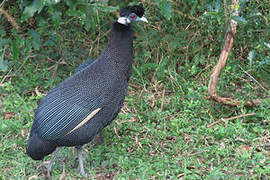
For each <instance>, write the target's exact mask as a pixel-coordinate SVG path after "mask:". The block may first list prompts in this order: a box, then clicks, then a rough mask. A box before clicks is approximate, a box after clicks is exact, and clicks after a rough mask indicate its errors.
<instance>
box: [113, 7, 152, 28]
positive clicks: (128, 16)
mask: <svg viewBox="0 0 270 180" xmlns="http://www.w3.org/2000/svg"><path fill="white" fill-rule="evenodd" d="M143 14H144V8H143V5H142V4H140V5H135V6H127V7H125V8H124V9H122V10H121V11H120V17H119V18H118V20H117V22H118V23H120V24H123V25H126V26H127V25H129V24H130V23H132V22H139V21H142V22H146V23H147V22H148V21H147V19H146V18H145V17H144V16H143Z"/></svg>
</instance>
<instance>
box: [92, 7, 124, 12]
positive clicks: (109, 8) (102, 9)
mask: <svg viewBox="0 0 270 180" xmlns="http://www.w3.org/2000/svg"><path fill="white" fill-rule="evenodd" d="M95 7H96V8H97V9H99V10H101V11H103V12H115V11H118V10H119V7H118V6H107V5H106V6H104V5H96V6H95Z"/></svg>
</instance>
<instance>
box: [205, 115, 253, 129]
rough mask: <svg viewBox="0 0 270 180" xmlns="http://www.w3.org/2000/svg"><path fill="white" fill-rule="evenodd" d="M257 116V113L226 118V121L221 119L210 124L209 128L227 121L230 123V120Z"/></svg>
mask: <svg viewBox="0 0 270 180" xmlns="http://www.w3.org/2000/svg"><path fill="white" fill-rule="evenodd" d="M255 115H256V113H250V114H242V115H238V116H234V117H230V118H225V119H224V118H222V119H220V120H218V121H215V122H213V123H211V124H209V125H208V126H207V127H208V128H210V127H212V126H214V125H216V124H219V123H221V122H224V123H225V122H226V121H230V120H234V119H238V118H242V117H247V116H255Z"/></svg>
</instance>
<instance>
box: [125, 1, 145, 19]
mask: <svg viewBox="0 0 270 180" xmlns="http://www.w3.org/2000/svg"><path fill="white" fill-rule="evenodd" d="M131 13H135V14H137V16H139V17H142V16H143V15H144V8H143V5H142V4H140V5H135V6H127V7H125V8H124V9H122V10H121V12H120V16H121V17H125V16H128V15H129V14H131Z"/></svg>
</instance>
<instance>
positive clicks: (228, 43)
mask: <svg viewBox="0 0 270 180" xmlns="http://www.w3.org/2000/svg"><path fill="white" fill-rule="evenodd" d="M238 3H239V0H233V1H232V6H231V9H232V15H233V16H238V14H239V12H238V9H237V8H236V7H237V6H238ZM236 26H237V22H236V21H234V20H233V19H231V20H230V26H229V27H228V29H227V33H226V38H225V44H224V46H223V49H222V51H221V54H220V56H219V59H218V63H217V65H216V66H215V67H214V69H213V70H212V72H211V76H210V81H209V84H208V93H209V95H210V98H211V99H213V100H215V101H217V102H220V103H223V104H226V105H229V106H239V105H242V104H244V105H245V106H256V105H258V104H259V103H260V102H262V101H263V100H259V99H256V100H249V101H247V102H241V101H238V100H235V99H233V98H225V97H221V96H219V95H218V94H217V91H216V88H217V84H218V80H219V76H220V74H221V71H222V69H223V68H224V67H225V65H226V61H227V59H228V57H229V54H230V51H231V48H232V46H233V40H234V37H235V34H236Z"/></svg>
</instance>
